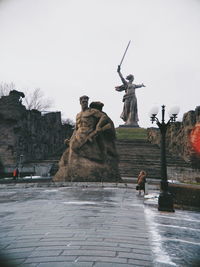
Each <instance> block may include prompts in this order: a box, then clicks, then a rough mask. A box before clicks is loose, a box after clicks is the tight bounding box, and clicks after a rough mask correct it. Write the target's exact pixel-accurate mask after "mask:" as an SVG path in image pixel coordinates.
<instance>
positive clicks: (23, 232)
mask: <svg viewBox="0 0 200 267" xmlns="http://www.w3.org/2000/svg"><path fill="white" fill-rule="evenodd" d="M152 212H153V214H152ZM176 214H177V213H175V214H172V215H170V219H169V218H168V217H169V215H168V214H161V213H159V212H158V211H157V209H156V208H155V207H154V208H153V210H152V207H151V208H148V207H147V206H146V205H144V198H143V197H139V196H138V195H137V192H136V190H135V185H134V184H128V186H126V185H125V184H118V185H116V184H104V187H102V185H101V184H100V183H99V184H98V183H93V184H89V183H88V184H85V183H73V184H70V183H68V184H67V183H61V184H53V183H49V184H47V183H34V184H31V183H29V184H5V185H3V184H1V185H0V218H1V224H0V247H1V252H2V253H3V255H5V256H6V258H7V259H9V261H10V263H11V265H9V266H23V267H26V266H37V267H51V266H52V267H58V266H59V267H61V266H62V267H65V266H81V267H84V266H87V267H90V266H91V267H93V266H94V267H105V266H108V267H109V266H113V267H114V266H116V267H122V266H123V267H126V266H140V267H141V266H190V265H177V264H174V263H173V262H172V261H171V259H170V258H169V255H167V257H168V258H167V257H165V258H164V259H163V258H162V259H161V262H162V261H163V263H162V264H160V265H159V264H158V262H156V259H158V258H159V257H162V256H163V255H164V254H162V253H163V251H164V248H162V249H160V250H159V248H160V243H159V244H158V242H157V241H158V240H157V239H158V237H157V236H156V237H155V233H157V234H158V232H156V231H157V229H156V224H155V221H153V220H152V219H151V218H154V217H156V216H157V217H156V220H157V222H159V225H161V219H163V218H164V217H165V218H168V225H169V224H170V222H169V221H172V220H173V219H175V216H177V215H176ZM173 216H174V217H173ZM195 216H196V217H195V220H196V224H195V228H196V229H198V224H199V221H198V219H197V218H199V217H197V216H198V214H197V215H195ZM178 217H179V218H180V217H181V214H178ZM147 218H148V219H147ZM163 224H164V227H165V225H166V219H165V221H164V223H163ZM180 224H181V222H179V225H180ZM190 225H191V221H190ZM159 227H160V226H159ZM190 227H191V226H190ZM164 229H165V228H162V231H161V232H163V231H164ZM173 229H174V226H173ZM184 231H185V227H184ZM197 231H198V230H196V234H197ZM152 232H153V233H154V236H153V238H152ZM167 235H169V226H168V228H167V232H166V236H167ZM173 235H174V237H173V238H176V237H175V235H176V233H175V232H174V233H173ZM182 239H183V235H182ZM165 240H166V238H165ZM191 240H192V239H191V237H190V243H191ZM198 240H199V237H198ZM197 242H198V241H196V243H197ZM154 243H155V244H154ZM166 245H167V243H166V244H165V246H166ZM196 245H197V248H198V244H196ZM170 246H172V243H170ZM182 248H183V247H182ZM193 248H194V246H193ZM186 251H187V249H186ZM194 251H195V250H194V249H193V255H194ZM196 253H197V255H198V250H196ZM166 259H167V261H168V263H167V261H166ZM159 260H160V259H159ZM175 260H177V259H175ZM2 262H3V260H1V264H0V266H4V265H2ZM180 262H181V260H180ZM165 263H166V264H165ZM191 266H192V265H191ZM194 266H196V265H194Z"/></svg>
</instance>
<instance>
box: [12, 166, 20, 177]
mask: <svg viewBox="0 0 200 267" xmlns="http://www.w3.org/2000/svg"><path fill="white" fill-rule="evenodd" d="M18 174H19V170H18V168H17V167H16V168H15V169H14V170H13V180H16V179H17V178H18Z"/></svg>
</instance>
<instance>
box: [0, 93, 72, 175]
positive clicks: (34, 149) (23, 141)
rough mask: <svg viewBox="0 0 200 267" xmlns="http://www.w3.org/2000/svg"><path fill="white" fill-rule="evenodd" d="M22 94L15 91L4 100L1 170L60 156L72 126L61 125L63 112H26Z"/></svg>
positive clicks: (0, 132) (0, 108)
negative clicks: (21, 160)
mask: <svg viewBox="0 0 200 267" xmlns="http://www.w3.org/2000/svg"><path fill="white" fill-rule="evenodd" d="M22 97H24V94H23V93H22V92H18V91H16V90H13V91H11V92H10V94H9V95H8V96H2V97H1V98H0V163H1V164H0V171H1V170H2V168H3V166H6V165H13V164H17V163H19V160H20V155H23V162H31V161H36V160H42V159H48V158H50V157H55V156H57V157H59V156H60V155H61V154H62V152H63V151H64V149H65V145H64V139H66V138H69V137H70V136H71V134H72V131H73V129H72V126H71V125H68V124H65V125H63V124H62V122H61V113H60V112H50V113H47V114H42V113H41V112H39V111H37V110H26V108H25V106H23V105H22V101H21V98H22Z"/></svg>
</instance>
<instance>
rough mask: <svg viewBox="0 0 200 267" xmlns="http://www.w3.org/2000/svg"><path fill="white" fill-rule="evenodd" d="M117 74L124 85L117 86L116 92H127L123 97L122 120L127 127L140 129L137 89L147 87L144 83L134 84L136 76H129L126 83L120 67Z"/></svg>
mask: <svg viewBox="0 0 200 267" xmlns="http://www.w3.org/2000/svg"><path fill="white" fill-rule="evenodd" d="M117 72H118V74H119V77H120V78H121V80H122V83H123V85H121V86H116V87H115V90H116V91H118V92H121V91H125V95H124V96H123V102H124V107H123V111H122V113H121V115H120V118H121V119H122V120H123V121H125V125H127V126H132V127H139V125H138V121H139V119H138V108H137V98H136V94H135V89H137V88H141V87H145V85H144V84H143V83H142V84H134V83H133V81H134V76H133V75H132V74H129V75H128V76H127V77H126V80H127V81H126V80H125V79H124V77H123V75H122V74H121V70H120V65H119V66H118V68H117Z"/></svg>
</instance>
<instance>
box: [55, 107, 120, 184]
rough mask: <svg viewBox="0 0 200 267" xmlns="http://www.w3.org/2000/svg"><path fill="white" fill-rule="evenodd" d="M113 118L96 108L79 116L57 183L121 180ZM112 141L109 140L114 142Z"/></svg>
mask: <svg viewBox="0 0 200 267" xmlns="http://www.w3.org/2000/svg"><path fill="white" fill-rule="evenodd" d="M111 122H112V121H111V120H110V118H109V117H108V116H107V115H106V114H105V113H104V112H101V111H99V110H97V109H94V108H87V109H86V110H84V111H81V112H80V113H78V114H77V116H76V128H75V130H74V133H73V135H72V137H71V139H70V141H69V147H68V148H67V149H66V151H65V152H64V153H63V155H62V157H61V160H60V162H59V170H58V172H57V173H56V175H55V177H54V181H96V182H97V181H115V182H116V181H119V180H120V174H119V170H118V156H117V152H116V149H115V147H114V145H113V141H112V142H110V141H109V138H111V139H112V140H113V136H112V135H113V125H112V124H111ZM111 139H110V140H111Z"/></svg>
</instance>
